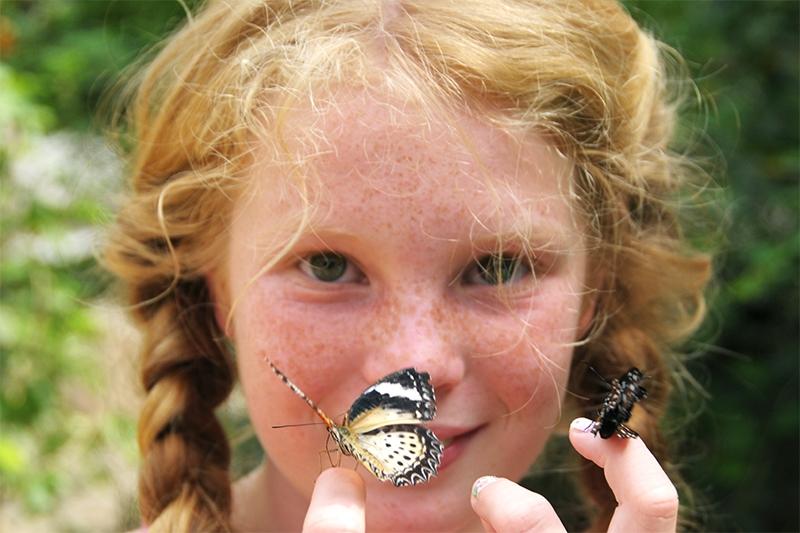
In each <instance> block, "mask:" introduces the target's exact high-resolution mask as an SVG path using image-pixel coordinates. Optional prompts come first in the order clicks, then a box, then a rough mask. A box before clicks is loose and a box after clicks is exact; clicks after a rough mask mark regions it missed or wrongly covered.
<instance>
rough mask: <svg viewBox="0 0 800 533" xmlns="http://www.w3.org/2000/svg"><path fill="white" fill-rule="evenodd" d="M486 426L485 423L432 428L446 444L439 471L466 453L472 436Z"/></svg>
mask: <svg viewBox="0 0 800 533" xmlns="http://www.w3.org/2000/svg"><path fill="white" fill-rule="evenodd" d="M484 427H485V424H484V425H480V426H476V427H474V428H472V429H465V428H452V427H439V428H435V427H434V428H431V429H432V430H433V432H434V434H436V436H437V437H439V439H440V440H441V441H442V445H443V446H444V453H443V454H442V461H441V463H440V464H439V471H440V472H441V471H443V470H444V469H446V468H447V467H448V466H450V465H451V464H453V462H455V461H456V460H457V459H458V458H459V457H460V456H461V455H462V454H463V453H464V451H465V449H466V447H467V446H468V445H469V443H470V442H471V440H472V438H473V437H474V436H475V435H476V434H477V433H478V432H479V431H480V430H481V429H483V428H484Z"/></svg>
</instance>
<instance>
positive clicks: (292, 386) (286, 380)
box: [267, 359, 336, 428]
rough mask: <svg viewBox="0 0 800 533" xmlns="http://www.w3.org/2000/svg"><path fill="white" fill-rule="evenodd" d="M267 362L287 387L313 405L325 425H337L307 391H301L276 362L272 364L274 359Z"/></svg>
mask: <svg viewBox="0 0 800 533" xmlns="http://www.w3.org/2000/svg"><path fill="white" fill-rule="evenodd" d="M267 363H268V364H269V366H270V368H272V371H273V372H274V373H275V375H276V376H278V377H279V378H280V379H281V381H283V382H284V383H285V384H286V386H287V387H289V388H290V389H292V391H293V392H294V393H295V394H297V395H298V396H300V397H301V398H302V399H303V400H304V401H305V402H306V403H307V404H308V405H309V406H310V407H311V408H312V409H313V410H314V411H315V412H316V413H317V415H318V416H319V417H320V418H321V419H322V421H323V422H325V425H326V426H328V427H329V428H330V427H333V426H335V425H336V424H335V423H334V422H333V420H331V419H330V417H329V416H328V415H326V414H325V413H324V412H323V411H322V409H320V408H319V407H317V404H315V403H314V402H313V401H312V400H311V398H309V397H308V396H306V393H305V392H303V391H301V390H300V387H298V386H297V385H295V384H294V383H292V380H290V379H289V378H288V377H287V376H286V374H284V373H283V372H281V371H280V370H278V367H276V366H275V365H274V364H272V359H267Z"/></svg>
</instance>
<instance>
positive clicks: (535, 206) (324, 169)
mask: <svg viewBox="0 0 800 533" xmlns="http://www.w3.org/2000/svg"><path fill="white" fill-rule="evenodd" d="M284 124H285V127H284V128H283V131H282V137H283V139H284V140H285V142H284V143H283V146H284V151H285V152H286V153H284V154H282V155H281V154H276V153H275V152H274V143H268V144H266V145H265V146H263V147H262V152H261V153H262V155H263V157H260V158H259V159H258V161H259V162H258V163H257V165H256V167H255V169H254V177H255V178H256V179H255V180H254V181H253V183H254V187H255V189H256V190H257V191H260V192H261V194H257V195H256V196H257V197H259V198H260V202H261V201H263V200H265V199H266V200H267V201H268V202H270V203H273V202H277V203H278V204H280V205H275V206H273V208H272V209H271V212H273V213H283V214H287V215H289V214H291V213H296V212H297V209H307V208H308V206H309V203H311V205H312V207H313V208H314V209H313V211H314V215H313V219H312V225H313V224H318V225H325V224H326V223H335V220H332V219H335V217H336V216H337V212H339V211H341V209H342V208H344V209H345V210H347V213H348V216H349V217H350V218H351V219H355V220H356V221H358V219H359V214H363V217H364V218H369V222H370V223H373V224H374V223H376V222H379V221H380V220H376V216H377V217H378V219H380V218H384V219H386V220H385V221H386V222H390V221H391V220H394V219H396V217H397V216H398V215H399V214H401V213H402V216H403V217H404V218H405V219H412V220H413V219H416V220H417V221H418V223H419V224H425V219H430V218H431V217H433V218H436V219H440V220H441V219H449V220H451V221H452V222H453V223H452V226H453V227H452V228H450V229H448V228H446V227H444V226H446V224H439V228H438V230H439V231H441V232H443V233H450V232H453V233H459V234H460V233H463V230H464V228H463V227H461V226H463V222H464V221H465V220H469V221H471V224H472V226H473V227H476V226H477V227H483V228H484V229H485V230H487V231H492V232H504V233H505V232H519V231H520V230H522V228H521V227H519V226H524V225H528V224H531V223H534V224H535V225H537V226H548V225H555V226H558V227H559V228H560V230H562V231H571V229H572V226H574V224H573V223H572V219H573V216H572V209H570V203H569V201H568V200H567V197H568V194H567V191H568V189H569V179H570V176H571V173H572V164H571V162H570V161H569V160H568V159H567V158H565V157H564V156H563V155H562V154H560V153H559V152H558V150H557V149H556V148H555V147H554V146H553V145H552V144H550V143H548V142H547V141H546V140H545V139H544V138H543V137H541V136H539V135H537V134H535V133H527V134H524V135H523V134H511V133H509V132H507V131H504V130H501V129H500V128H498V127H496V126H493V125H492V124H490V123H489V121H488V120H486V119H484V118H480V117H476V116H473V115H472V114H469V113H467V112H457V111H448V112H444V111H441V110H440V111H438V112H434V111H433V110H431V109H426V108H422V107H421V106H419V105H417V104H414V103H409V102H408V101H402V100H399V99H391V98H386V97H379V96H376V95H375V94H373V93H371V92H369V91H366V90H347V91H339V92H336V93H333V94H332V95H331V96H329V97H327V98H320V99H317V100H315V101H314V104H313V106H312V105H308V106H305V107H301V108H298V109H294V110H292V111H290V112H289V113H287V116H286V119H285V121H284ZM287 156H288V157H287ZM270 161H271V162H273V163H272V164H271V163H270ZM275 161H283V163H279V164H275V163H274V162H275ZM298 161H299V162H300V164H299V165H298V164H297V162H298ZM276 166H278V167H280V166H283V167H284V168H282V169H280V168H276ZM287 166H291V167H292V168H291V169H288V168H286V167H287ZM287 176H292V177H290V178H288V179H287V178H286V177H287ZM287 184H288V185H290V186H289V187H286V185H287ZM291 185H294V186H291ZM277 189H280V191H281V192H280V194H275V191H276V190H277ZM287 191H289V193H288V194H287ZM292 192H293V193H294V194H292ZM309 199H310V200H311V201H310V202H309ZM375 202H379V203H381V204H382V206H383V207H385V208H384V209H381V210H379V211H378V212H377V213H376V212H370V213H366V212H364V210H363V209H361V206H364V205H366V204H370V203H372V204H374V203H375ZM261 208H262V209H265V208H266V206H264V205H263V204H262V205H261ZM290 218H292V219H296V217H294V216H293V217H290ZM363 222H367V220H363ZM438 236H439V237H442V238H448V237H450V235H444V234H443V235H438Z"/></svg>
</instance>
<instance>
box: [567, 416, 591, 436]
mask: <svg viewBox="0 0 800 533" xmlns="http://www.w3.org/2000/svg"><path fill="white" fill-rule="evenodd" d="M593 427H594V422H593V421H592V420H589V419H588V418H583V417H578V418H576V419H575V420H573V421H572V423H571V424H570V425H569V428H570V429H574V430H576V431H582V432H584V433H588V432H589V431H591V430H592V428H593Z"/></svg>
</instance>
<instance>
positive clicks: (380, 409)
mask: <svg viewBox="0 0 800 533" xmlns="http://www.w3.org/2000/svg"><path fill="white" fill-rule="evenodd" d="M435 415H436V396H435V395H434V392H433V387H432V386H431V383H430V375H429V374H428V373H427V372H417V371H416V370H414V369H413V368H406V369H404V370H399V371H397V372H395V373H393V374H389V375H388V376H386V377H385V378H383V379H381V380H380V381H378V382H377V383H375V384H374V385H371V386H369V387H367V389H366V390H365V391H364V392H363V393H362V394H361V396H359V397H358V399H357V400H356V401H355V402H354V403H353V405H352V406H351V407H350V410H349V411H348V413H347V416H346V417H345V420H344V425H347V426H349V427H350V429H351V430H353V431H354V432H357V433H368V432H370V431H372V430H374V429H377V428H380V427H383V426H387V425H397V424H419V423H421V422H423V421H426V420H433V417H434V416H435Z"/></svg>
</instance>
